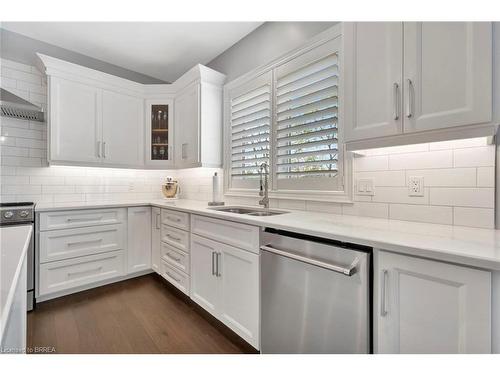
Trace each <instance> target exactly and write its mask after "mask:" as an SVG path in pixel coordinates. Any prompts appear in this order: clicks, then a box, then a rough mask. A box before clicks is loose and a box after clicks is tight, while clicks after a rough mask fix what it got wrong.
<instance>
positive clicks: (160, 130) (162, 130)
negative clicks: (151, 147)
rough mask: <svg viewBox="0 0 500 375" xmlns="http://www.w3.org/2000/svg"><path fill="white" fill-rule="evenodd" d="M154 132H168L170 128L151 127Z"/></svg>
mask: <svg viewBox="0 0 500 375" xmlns="http://www.w3.org/2000/svg"><path fill="white" fill-rule="evenodd" d="M151 131H153V132H168V129H151Z"/></svg>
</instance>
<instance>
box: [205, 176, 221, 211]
mask: <svg viewBox="0 0 500 375" xmlns="http://www.w3.org/2000/svg"><path fill="white" fill-rule="evenodd" d="M216 185H217V186H216ZM218 185H219V176H218V175H217V172H215V173H214V175H213V177H212V201H210V202H208V205H209V206H224V202H223V201H221V200H220V199H219V198H220V196H219V194H218V192H219V189H220V187H219V186H218ZM216 190H217V193H216Z"/></svg>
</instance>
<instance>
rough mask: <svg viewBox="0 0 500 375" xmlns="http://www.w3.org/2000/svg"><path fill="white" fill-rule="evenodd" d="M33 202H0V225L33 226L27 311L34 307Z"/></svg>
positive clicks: (27, 263)
mask: <svg viewBox="0 0 500 375" xmlns="http://www.w3.org/2000/svg"><path fill="white" fill-rule="evenodd" d="M34 223H35V204H34V203H33V202H14V203H0V226H6V225H31V226H32V227H33V230H32V235H31V241H30V245H29V248H28V254H27V262H26V265H27V270H28V288H27V291H26V292H27V298H28V299H27V306H28V311H31V310H33V308H34V307H35V227H34Z"/></svg>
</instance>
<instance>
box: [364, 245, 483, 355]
mask: <svg viewBox="0 0 500 375" xmlns="http://www.w3.org/2000/svg"><path fill="white" fill-rule="evenodd" d="M374 277H375V288H374V304H373V305H374V309H375V311H374V316H375V317H374V325H375V330H374V349H375V352H376V353H436V354H438V353H491V273H490V272H488V271H483V270H478V269H473V268H468V267H463V266H456V265H452V264H448V263H444V262H439V261H431V260H426V259H421V258H415V257H411V256H404V255H399V254H393V253H390V252H386V251H379V252H378V256H377V257H376V263H375V275H374Z"/></svg>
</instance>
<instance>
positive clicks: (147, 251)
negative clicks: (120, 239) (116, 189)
mask: <svg viewBox="0 0 500 375" xmlns="http://www.w3.org/2000/svg"><path fill="white" fill-rule="evenodd" d="M127 254H128V258H127V259H128V267H127V270H128V273H132V272H138V271H143V270H147V269H149V268H151V207H129V209H128V251H127Z"/></svg>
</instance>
